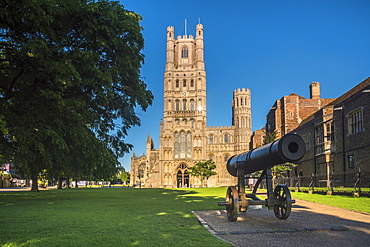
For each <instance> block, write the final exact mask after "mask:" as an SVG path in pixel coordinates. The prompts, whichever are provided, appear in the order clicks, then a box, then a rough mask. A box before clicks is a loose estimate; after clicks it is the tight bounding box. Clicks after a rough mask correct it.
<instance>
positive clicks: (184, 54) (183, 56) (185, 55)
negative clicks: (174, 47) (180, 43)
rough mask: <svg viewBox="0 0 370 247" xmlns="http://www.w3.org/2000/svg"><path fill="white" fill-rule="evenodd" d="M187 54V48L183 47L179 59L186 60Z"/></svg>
mask: <svg viewBox="0 0 370 247" xmlns="http://www.w3.org/2000/svg"><path fill="white" fill-rule="evenodd" d="M188 53H189V51H188V47H186V46H184V47H183V48H182V50H181V57H182V58H188Z"/></svg>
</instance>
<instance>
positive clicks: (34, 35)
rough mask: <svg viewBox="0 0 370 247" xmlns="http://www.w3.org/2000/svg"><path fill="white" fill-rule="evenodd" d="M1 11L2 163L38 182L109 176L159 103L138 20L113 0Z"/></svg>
mask: <svg viewBox="0 0 370 247" xmlns="http://www.w3.org/2000/svg"><path fill="white" fill-rule="evenodd" d="M0 5H1V8H0V30H1V31H0V32H1V33H0V62H1V65H0V81H1V84H0V109H1V110H0V147H1V153H0V158H2V159H3V160H12V161H13V163H14V164H16V166H17V168H18V169H19V171H21V172H23V173H24V174H25V175H28V176H31V177H32V178H33V180H35V179H36V180H35V181H36V182H37V174H38V173H39V172H40V171H41V170H42V169H47V170H48V171H50V172H52V173H57V174H61V173H65V174H70V175H73V176H77V177H82V176H99V177H105V176H108V177H111V176H112V172H116V171H115V169H114V168H115V167H116V166H117V164H118V161H117V158H118V157H122V156H123V155H124V154H125V153H127V152H128V151H129V150H130V149H131V147H132V146H131V145H130V144H128V143H126V142H125V141H124V137H125V136H126V135H127V130H128V129H129V128H130V127H132V126H134V125H139V124H140V119H139V118H138V117H137V115H136V114H135V108H136V107H138V106H139V107H141V109H142V110H144V111H145V110H146V109H147V107H148V106H149V105H151V103H152V100H153V95H152V93H151V91H150V90H148V89H147V88H146V84H145V83H144V82H143V81H142V80H141V79H140V68H141V65H142V63H143V61H144V55H143V54H142V53H141V50H142V49H143V47H144V40H143V36H142V34H141V30H142V28H141V26H140V25H139V22H140V20H141V16H140V15H138V14H136V13H134V12H131V11H127V10H125V9H124V7H123V6H122V5H120V4H119V3H118V2H111V1H106V0H96V1H94V0H23V1H6V0H5V1H1V4H0ZM57 174H55V175H57ZM35 181H34V182H35ZM33 190H37V187H36V188H33Z"/></svg>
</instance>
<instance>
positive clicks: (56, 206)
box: [0, 188, 228, 246]
mask: <svg viewBox="0 0 370 247" xmlns="http://www.w3.org/2000/svg"><path fill="white" fill-rule="evenodd" d="M224 192H225V189H223V188H221V189H145V188H142V189H139V188H137V189H126V188H94V189H89V188H78V189H68V190H52V191H41V192H40V193H32V192H16V193H11V192H10V193H3V194H0V205H1V207H2V208H3V212H7V213H3V214H2V215H3V217H2V219H3V222H8V223H9V224H1V225H0V230H1V231H2V232H4V233H5V234H3V236H2V238H1V239H0V245H1V246H176V245H179V243H181V245H184V246H200V245H199V243H200V242H199V241H200V240H201V242H202V243H203V245H208V246H228V244H225V243H224V242H222V241H220V240H219V239H217V238H215V237H214V236H212V235H211V234H209V233H208V232H207V231H206V230H205V229H204V228H203V227H202V226H200V225H199V224H198V221H197V219H196V217H195V216H194V215H193V214H192V213H191V211H193V210H211V209H217V208H218V206H217V202H218V200H220V198H221V196H220V195H223V194H224ZM148 243H149V244H148Z"/></svg>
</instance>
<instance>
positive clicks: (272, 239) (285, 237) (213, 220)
mask: <svg viewBox="0 0 370 247" xmlns="http://www.w3.org/2000/svg"><path fill="white" fill-rule="evenodd" d="M194 213H195V214H196V215H197V217H198V219H199V221H200V222H201V223H202V224H203V225H204V226H205V227H206V228H207V229H208V230H209V231H210V232H212V233H213V234H214V235H215V236H217V237H219V238H221V239H223V240H226V241H228V242H230V243H232V244H234V245H235V246H248V247H249V246H267V247H275V246H287V247H288V246H299V247H301V246H303V247H305V246H315V247H317V246H320V247H324V246H338V247H341V246H343V247H344V246H345V247H352V246H353V247H355V246H356V247H358V246H361V247H370V215H369V214H363V213H358V212H354V211H350V210H346V209H340V208H336V207H331V206H326V205H322V204H318V203H313V202H307V201H303V200H298V199H296V203H295V204H293V208H292V213H291V214H290V217H289V218H288V219H287V220H279V219H277V218H276V217H275V214H274V212H273V210H267V209H266V208H263V209H250V208H248V211H247V212H246V213H240V214H239V217H238V220H237V221H236V222H230V221H228V220H227V216H226V212H225V210H214V211H195V212H194Z"/></svg>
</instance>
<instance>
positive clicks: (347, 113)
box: [293, 78, 370, 187]
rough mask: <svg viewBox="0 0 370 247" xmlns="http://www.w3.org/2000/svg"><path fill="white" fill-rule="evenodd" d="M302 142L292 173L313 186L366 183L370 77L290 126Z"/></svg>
mask: <svg viewBox="0 0 370 247" xmlns="http://www.w3.org/2000/svg"><path fill="white" fill-rule="evenodd" d="M293 132H295V133H297V134H299V135H300V136H302V137H303V139H304V141H305V143H306V149H307V151H306V154H305V156H304V158H303V159H302V160H301V161H300V163H299V166H298V167H296V172H295V173H293V176H297V175H300V176H301V177H306V181H305V182H304V183H306V186H307V183H308V181H307V179H308V177H310V176H311V174H314V177H315V181H314V182H315V186H324V187H325V186H328V187H334V186H335V187H338V186H350V187H351V186H354V184H355V182H356V180H357V175H358V173H359V171H361V174H362V183H363V184H362V186H366V187H369V186H370V159H369V155H370V78H368V79H366V80H365V81H363V82H361V83H360V84H358V85H357V86H356V87H354V88H352V89H351V90H349V91H348V92H346V93H345V94H343V95H342V96H340V97H339V98H337V99H336V100H334V101H332V102H330V103H329V104H328V105H326V106H324V107H323V108H321V109H320V110H318V111H317V112H315V113H314V114H312V115H311V116H309V117H308V118H306V119H305V120H304V121H302V122H301V124H300V125H299V126H298V127H297V128H296V129H294V131H293Z"/></svg>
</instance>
